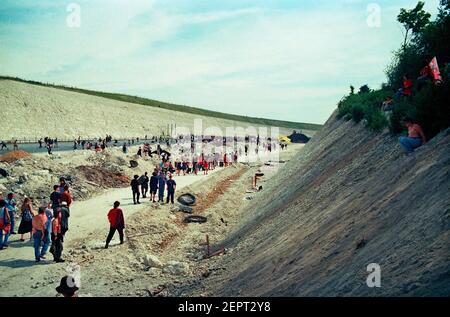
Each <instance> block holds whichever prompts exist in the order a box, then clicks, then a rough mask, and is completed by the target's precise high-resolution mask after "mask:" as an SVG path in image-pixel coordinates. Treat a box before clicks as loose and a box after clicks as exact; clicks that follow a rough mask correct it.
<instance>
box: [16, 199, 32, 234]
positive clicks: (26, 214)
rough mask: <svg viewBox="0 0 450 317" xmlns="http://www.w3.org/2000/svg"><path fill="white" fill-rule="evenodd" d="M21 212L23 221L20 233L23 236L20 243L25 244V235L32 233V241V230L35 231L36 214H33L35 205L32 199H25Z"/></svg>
mask: <svg viewBox="0 0 450 317" xmlns="http://www.w3.org/2000/svg"><path fill="white" fill-rule="evenodd" d="M20 211H21V214H22V219H21V221H20V225H19V231H18V233H19V234H20V235H21V236H20V241H22V242H24V241H25V239H24V235H25V234H26V233H28V232H29V233H30V240H31V239H32V230H33V225H32V220H33V216H34V212H33V203H32V201H31V199H30V198H28V197H26V198H25V199H24V201H23V204H22V207H21V208H20Z"/></svg>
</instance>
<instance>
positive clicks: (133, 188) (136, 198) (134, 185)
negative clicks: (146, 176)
mask: <svg viewBox="0 0 450 317" xmlns="http://www.w3.org/2000/svg"><path fill="white" fill-rule="evenodd" d="M138 178H139V175H134V178H133V180H132V181H131V191H132V192H133V203H134V204H135V205H136V204H140V202H139V197H140V192H139V186H140V184H139V181H138Z"/></svg>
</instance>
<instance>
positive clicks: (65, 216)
mask: <svg viewBox="0 0 450 317" xmlns="http://www.w3.org/2000/svg"><path fill="white" fill-rule="evenodd" d="M60 209H61V234H62V235H63V236H64V235H65V234H66V232H67V231H68V230H69V217H70V210H69V208H68V207H67V202H66V201H62V202H61V208H60Z"/></svg>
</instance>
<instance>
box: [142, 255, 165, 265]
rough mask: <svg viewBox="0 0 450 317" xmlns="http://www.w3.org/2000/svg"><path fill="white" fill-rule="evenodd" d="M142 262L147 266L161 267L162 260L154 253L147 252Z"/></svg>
mask: <svg viewBox="0 0 450 317" xmlns="http://www.w3.org/2000/svg"><path fill="white" fill-rule="evenodd" d="M144 264H145V265H146V266H149V267H156V268H161V267H163V264H162V262H161V261H160V260H159V259H158V258H157V257H156V256H154V255H152V254H147V255H145V257H144Z"/></svg>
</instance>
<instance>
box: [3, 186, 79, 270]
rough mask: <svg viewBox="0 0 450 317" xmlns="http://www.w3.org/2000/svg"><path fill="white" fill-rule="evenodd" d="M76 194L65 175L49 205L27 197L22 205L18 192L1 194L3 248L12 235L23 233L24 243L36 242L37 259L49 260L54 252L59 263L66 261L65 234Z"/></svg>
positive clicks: (21, 237) (21, 234) (35, 254)
mask: <svg viewBox="0 0 450 317" xmlns="http://www.w3.org/2000/svg"><path fill="white" fill-rule="evenodd" d="M71 204H72V195H71V193H70V189H69V184H67V183H66V180H65V179H64V178H61V179H60V183H59V185H54V186H53V192H52V193H51V194H50V197H49V202H48V204H47V205H41V206H39V207H37V208H35V205H34V201H33V199H32V198H30V197H25V198H24V200H23V203H22V205H21V207H20V208H18V205H17V202H16V200H15V198H14V193H9V194H8V195H7V197H6V198H3V197H0V206H1V207H0V250H4V249H5V248H8V245H9V243H8V241H9V237H10V236H11V235H13V234H20V239H19V241H20V242H22V243H23V242H26V235H27V234H29V241H32V242H33V246H34V258H35V260H36V262H40V261H41V259H45V258H46V256H47V252H50V253H51V254H52V255H53V260H54V261H55V262H57V263H60V262H64V261H65V260H64V259H63V258H62V251H63V243H64V236H65V234H66V232H67V231H68V230H69V217H70V206H71ZM17 212H20V218H21V221H20V224H19V228H18V231H17V232H16V231H15V227H16V224H15V216H16V213H17Z"/></svg>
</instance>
